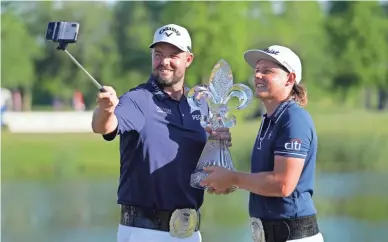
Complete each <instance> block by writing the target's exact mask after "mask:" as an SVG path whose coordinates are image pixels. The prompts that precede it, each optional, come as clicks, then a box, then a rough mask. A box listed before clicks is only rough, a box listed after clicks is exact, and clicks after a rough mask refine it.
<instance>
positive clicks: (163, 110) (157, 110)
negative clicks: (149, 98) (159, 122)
mask: <svg viewBox="0 0 388 242" xmlns="http://www.w3.org/2000/svg"><path fill="white" fill-rule="evenodd" d="M156 112H158V113H164V114H172V111H171V109H169V108H161V107H158V106H156Z"/></svg>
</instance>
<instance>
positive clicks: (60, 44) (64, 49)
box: [57, 42, 106, 92]
mask: <svg viewBox="0 0 388 242" xmlns="http://www.w3.org/2000/svg"><path fill="white" fill-rule="evenodd" d="M66 46H67V43H65V42H59V46H58V47H57V50H63V51H64V52H65V53H66V54H67V55H68V56H69V57H70V59H72V60H73V62H74V63H75V64H76V65H77V66H78V67H79V68H81V70H83V72H85V73H86V75H88V77H89V78H90V80H92V82H93V84H94V85H95V86H96V87H97V88H98V90H100V92H106V90H105V88H103V87H102V86H101V84H100V83H98V81H96V79H94V77H92V75H90V74H89V72H88V71H87V70H85V68H83V67H82V66H81V64H80V63H79V62H78V61H77V60H76V59H75V58H74V57H73V56H72V55H71V54H70V53H69V51H67V50H66Z"/></svg>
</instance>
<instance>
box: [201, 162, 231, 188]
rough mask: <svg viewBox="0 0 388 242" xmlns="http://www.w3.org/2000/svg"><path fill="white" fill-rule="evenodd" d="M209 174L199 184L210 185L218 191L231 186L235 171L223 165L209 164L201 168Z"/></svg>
mask: <svg viewBox="0 0 388 242" xmlns="http://www.w3.org/2000/svg"><path fill="white" fill-rule="evenodd" d="M203 169H204V171H205V172H208V173H209V175H208V176H207V177H206V178H205V179H204V180H203V181H202V182H201V183H200V184H201V186H206V187H211V188H212V189H214V190H215V192H216V191H218V192H221V191H226V190H228V189H230V188H231V187H233V186H234V185H235V184H234V175H235V172H234V171H231V170H228V169H226V168H224V167H219V166H209V167H205V168H203Z"/></svg>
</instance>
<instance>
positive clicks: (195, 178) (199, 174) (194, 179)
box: [190, 169, 208, 190]
mask: <svg viewBox="0 0 388 242" xmlns="http://www.w3.org/2000/svg"><path fill="white" fill-rule="evenodd" d="M207 175H208V174H207V172H206V171H204V170H203V169H195V171H194V172H193V173H192V174H191V179H190V185H191V186H192V187H193V188H197V189H201V190H205V189H206V187H204V186H201V185H200V182H201V181H203V180H204V179H205V178H206V177H207Z"/></svg>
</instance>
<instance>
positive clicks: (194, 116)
mask: <svg viewBox="0 0 388 242" xmlns="http://www.w3.org/2000/svg"><path fill="white" fill-rule="evenodd" d="M191 117H193V120H201V115H200V114H192V115H191Z"/></svg>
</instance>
